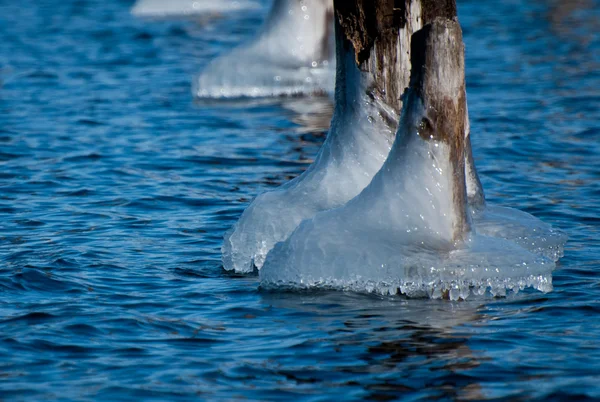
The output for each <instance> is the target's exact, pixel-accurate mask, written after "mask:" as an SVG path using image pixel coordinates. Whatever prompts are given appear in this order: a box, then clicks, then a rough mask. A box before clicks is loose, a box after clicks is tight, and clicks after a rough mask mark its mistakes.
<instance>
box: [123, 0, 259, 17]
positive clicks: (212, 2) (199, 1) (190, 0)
mask: <svg viewBox="0 0 600 402" xmlns="http://www.w3.org/2000/svg"><path fill="white" fill-rule="evenodd" d="M258 8H260V4H259V3H258V2H256V1H251V0H218V1H216V0H138V1H137V2H136V3H135V4H134V6H133V8H132V9H131V13H132V14H133V15H135V16H136V17H146V18H165V17H175V16H190V15H196V14H205V13H208V14H215V13H227V12H233V11H243V10H251V9H258Z"/></svg>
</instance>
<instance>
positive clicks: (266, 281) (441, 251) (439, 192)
mask: <svg viewBox="0 0 600 402" xmlns="http://www.w3.org/2000/svg"><path fill="white" fill-rule="evenodd" d="M410 96H411V97H412V98H411V101H410V103H409V105H408V107H407V106H406V105H405V110H404V112H403V117H402V121H401V123H400V128H399V132H398V134H397V136H396V137H397V139H396V142H395V143H394V146H393V147H392V150H391V151H390V154H389V156H388V158H387V160H386V162H385V163H384V165H383V166H382V168H381V170H380V171H379V172H378V173H377V174H376V175H375V177H374V178H373V180H372V182H371V183H370V184H369V185H368V186H367V187H366V188H365V189H364V190H363V191H362V192H361V193H360V194H359V195H358V196H356V197H355V198H353V199H352V200H350V201H349V202H348V203H347V204H345V205H343V206H341V207H338V208H335V209H331V210H328V211H323V212H320V213H318V214H317V215H315V216H314V217H313V218H312V219H307V220H306V221H304V222H302V223H301V224H300V225H299V226H298V228H297V229H296V230H295V231H294V232H293V233H292V234H291V235H290V236H289V237H288V238H287V239H286V240H285V241H283V242H280V243H278V244H276V245H275V247H274V248H273V249H272V250H271V252H270V253H269V254H268V256H267V259H266V261H265V264H264V266H263V268H262V270H261V271H260V279H261V286H263V287H266V288H272V287H283V288H297V289H307V288H309V289H310V288H335V289H342V290H352V291H359V292H376V293H382V294H396V293H403V294H405V295H407V296H411V297H422V296H428V297H434V298H436V297H446V296H447V297H449V298H451V299H455V300H456V299H459V298H463V299H465V298H467V297H468V296H469V295H470V294H471V293H473V292H474V293H476V294H483V293H485V292H486V291H487V290H489V291H491V292H492V294H494V295H503V294H505V292H506V290H507V289H510V290H513V291H519V290H521V289H523V288H524V287H528V286H531V287H534V288H536V289H538V290H541V291H549V290H551V289H552V286H551V283H552V280H551V272H552V271H553V269H554V268H555V263H554V261H553V258H547V257H546V256H544V255H543V254H544V253H535V252H532V251H530V250H529V249H527V248H526V247H524V246H525V245H523V246H522V245H521V244H519V242H518V241H514V240H515V239H514V238H515V237H517V238H521V237H520V235H524V234H525V233H526V232H525V229H528V228H529V229H533V228H534V227H535V228H536V229H539V230H540V231H541V230H547V229H548V228H547V227H544V226H543V225H540V224H539V223H538V221H537V220H536V219H535V218H533V217H531V216H530V215H528V214H524V213H520V212H513V211H511V210H510V209H502V208H499V207H490V208H489V210H487V211H486V210H484V211H482V212H480V214H481V215H479V216H477V217H476V219H474V220H473V222H471V225H472V226H471V231H470V232H468V233H466V237H465V238H464V239H458V240H456V239H455V233H456V232H455V228H456V225H457V222H460V219H461V218H460V214H461V211H460V209H461V208H460V207H459V208H458V209H457V206H456V204H455V203H453V200H454V196H455V195H454V192H455V191H457V187H456V182H455V181H454V177H453V173H452V172H453V170H452V166H451V163H452V162H451V159H450V154H451V152H450V148H449V145H448V144H446V143H445V142H442V141H437V140H431V139H429V138H428V136H425V135H424V136H423V137H422V136H421V135H422V134H421V133H420V132H419V131H420V126H419V122H421V121H422V120H423V117H424V116H426V115H427V113H426V112H425V109H424V108H423V105H422V104H421V101H420V100H419V98H418V97H416V96H415V95H414V94H411V95H410ZM465 207H466V206H465ZM502 216H504V217H510V220H508V222H509V224H508V225H506V226H502V225H503V222H504V221H503V219H502ZM516 223H518V224H516ZM478 224H479V225H480V226H481V232H482V233H486V234H492V235H494V236H497V237H490V236H487V235H484V234H482V233H478ZM495 225H497V226H495ZM536 225H537V226H536ZM521 230H522V232H520V231H521ZM546 233H548V232H546ZM502 236H505V237H511V240H513V241H511V240H507V239H504V238H502ZM559 240H560V241H563V240H564V238H560V239H557V240H556V241H555V242H554V243H552V246H555V245H557V244H558V243H559ZM539 244H541V243H539ZM539 244H538V245H536V250H535V251H537V247H538V246H539ZM560 247H562V243H561V244H560ZM551 257H552V256H551Z"/></svg>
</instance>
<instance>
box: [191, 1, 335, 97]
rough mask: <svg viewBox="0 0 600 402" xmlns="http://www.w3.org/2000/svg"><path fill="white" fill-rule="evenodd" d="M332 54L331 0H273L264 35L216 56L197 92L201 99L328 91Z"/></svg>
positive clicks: (330, 82)
mask: <svg viewBox="0 0 600 402" xmlns="http://www.w3.org/2000/svg"><path fill="white" fill-rule="evenodd" d="M219 1H221V0H219ZM219 1H215V0H213V2H216V3H218V2H219ZM333 56H334V51H333V5H332V0H274V1H273V3H272V6H271V10H270V12H269V14H268V16H267V18H266V20H265V22H264V24H263V26H262V28H261V29H260V31H259V33H258V34H257V35H256V36H255V37H254V38H252V39H251V40H249V41H245V42H244V43H242V44H240V45H239V46H238V47H236V48H235V49H233V50H232V51H231V52H228V53H225V54H223V55H221V56H219V57H218V58H216V59H214V60H212V61H211V62H210V63H209V64H208V65H207V66H206V67H205V69H204V71H202V72H201V74H200V75H199V76H198V78H197V79H196V80H195V81H196V82H195V87H194V92H195V95H196V96H197V97H199V98H237V97H264V96H283V95H306V94H317V93H328V92H331V90H332V89H333V78H334V77H333V75H334V68H333V64H334V58H333Z"/></svg>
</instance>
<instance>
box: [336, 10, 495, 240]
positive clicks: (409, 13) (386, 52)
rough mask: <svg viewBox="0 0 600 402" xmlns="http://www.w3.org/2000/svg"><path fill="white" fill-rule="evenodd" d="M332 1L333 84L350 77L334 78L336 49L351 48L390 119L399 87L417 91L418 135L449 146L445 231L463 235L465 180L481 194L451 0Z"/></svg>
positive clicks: (397, 106)
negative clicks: (448, 227)
mask: <svg viewBox="0 0 600 402" xmlns="http://www.w3.org/2000/svg"><path fill="white" fill-rule="evenodd" d="M334 8H335V13H336V17H337V18H336V19H337V21H338V26H337V29H338V31H339V32H338V34H337V38H336V40H337V45H338V47H341V50H338V63H339V65H338V81H337V84H336V85H338V89H337V90H336V91H337V92H341V89H340V88H339V85H344V86H345V87H348V86H352V85H353V82H351V81H349V80H345V82H340V81H341V80H339V77H340V69H348V68H349V66H348V63H347V62H346V63H345V64H343V63H340V55H341V56H344V54H346V57H347V56H349V55H352V56H353V60H354V63H355V65H356V67H357V68H358V69H359V70H360V71H361V74H363V75H365V74H366V75H368V76H369V77H370V85H369V87H368V88H366V90H367V92H368V93H369V95H370V96H371V97H373V98H375V99H380V100H381V101H382V103H384V104H385V105H387V106H388V107H389V108H390V109H391V110H392V111H393V112H392V113H391V114H394V115H395V116H396V119H397V118H398V116H399V115H400V112H401V110H402V107H403V102H404V101H405V100H406V96H403V94H404V93H405V90H406V88H407V87H409V86H410V87H411V91H413V96H412V98H411V99H412V101H415V99H417V98H418V100H417V101H418V102H422V103H423V106H424V108H425V109H424V110H425V117H424V118H423V121H422V124H421V127H420V130H419V132H420V135H421V137H422V138H423V139H424V140H426V141H429V140H434V141H440V142H442V143H444V144H446V145H447V147H448V149H449V154H448V155H447V156H448V158H449V166H451V169H452V175H451V179H450V181H451V183H449V184H448V186H449V187H448V188H449V190H450V191H451V192H452V198H451V199H452V204H453V205H452V206H450V207H451V211H452V214H453V228H454V233H453V236H452V237H453V238H454V239H455V240H457V241H458V240H461V239H463V238H464V236H465V234H466V233H467V232H468V231H469V230H470V224H469V222H470V219H469V216H468V214H467V198H468V197H467V183H469V184H470V185H471V186H475V187H476V188H475V189H472V191H470V192H469V195H471V193H473V194H475V195H479V196H480V200H479V199H478V200H479V201H478V202H483V201H482V200H483V192H482V191H481V190H480V187H481V186H480V184H479V179H478V177H477V172H476V170H475V167H474V164H473V157H472V153H471V144H470V136H469V131H468V130H469V123H468V115H467V103H466V91H465V78H464V74H465V72H464V45H463V41H462V32H461V29H460V25H459V24H458V22H457V21H456V2H455V0H334ZM342 72H343V71H342ZM411 77H412V78H411ZM415 94H416V95H415ZM415 96H416V98H415ZM336 101H337V100H336ZM396 121H397V120H396ZM465 164H467V165H468V166H467V167H466V166H465ZM475 198H476V197H475V196H474V197H473V199H474V200H475Z"/></svg>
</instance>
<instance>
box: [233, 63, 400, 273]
mask: <svg viewBox="0 0 600 402" xmlns="http://www.w3.org/2000/svg"><path fill="white" fill-rule="evenodd" d="M344 57H345V58H341V57H340V60H344V61H343V63H344V64H345V69H344V70H343V71H344V73H343V74H341V73H339V72H338V83H339V85H337V87H336V94H335V98H336V107H335V110H334V115H333V118H332V121H331V127H330V129H329V134H328V135H327V138H326V140H325V142H324V144H323V146H322V147H321V149H320V150H319V154H318V155H317V157H316V159H315V161H314V162H313V164H312V165H311V166H310V167H309V168H308V169H307V170H306V171H305V172H304V173H303V174H302V175H300V176H299V177H297V178H295V179H294V180H292V181H290V182H288V183H286V184H285V185H283V186H281V187H279V188H278V189H276V190H274V191H271V192H267V193H263V194H261V195H259V196H258V197H256V199H255V200H254V201H253V202H252V204H251V205H250V206H249V207H248V208H247V209H246V210H245V211H244V213H243V214H242V216H241V218H240V219H239V221H238V222H237V223H236V224H235V225H234V227H233V228H232V229H231V230H230V231H229V232H228V233H227V234H226V235H225V239H224V242H223V248H222V252H223V265H224V267H225V269H227V270H236V271H238V272H251V271H252V270H253V269H254V266H256V267H257V268H259V269H260V268H261V267H262V265H263V262H264V259H265V257H266V255H267V253H268V252H269V251H270V250H271V248H272V247H273V246H274V245H275V243H277V242H279V241H282V240H285V239H286V238H287V237H288V236H289V234H290V233H291V232H292V231H293V230H294V229H295V228H296V227H297V226H298V224H299V223H300V222H302V221H303V220H304V219H307V218H311V217H313V216H314V215H315V214H316V213H317V212H319V211H323V210H326V209H331V208H334V207H337V206H340V205H342V204H344V203H345V202H346V201H348V200H350V199H351V198H352V197H354V196H356V195H357V194H358V193H359V192H360V191H361V190H362V189H363V188H365V186H366V185H367V184H369V182H370V181H371V179H372V178H373V176H374V175H375V173H377V171H378V170H379V169H380V168H381V165H382V164H383V162H384V161H385V158H386V157H387V155H388V153H389V150H390V148H391V145H392V141H393V137H394V135H393V134H394V132H393V128H390V126H391V125H393V126H395V123H393V124H390V119H393V114H392V113H393V112H392V111H390V110H388V107H387V106H386V105H385V104H384V103H382V102H381V101H380V100H379V99H378V98H377V97H375V96H369V92H368V90H367V88H369V87H370V86H371V80H370V78H369V77H370V76H369V75H368V74H365V73H363V72H360V71H359V70H358V68H357V67H356V64H355V63H354V59H353V58H352V57H351V55H346V56H344ZM341 62H342V61H341Z"/></svg>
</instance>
